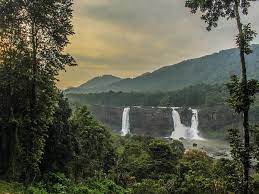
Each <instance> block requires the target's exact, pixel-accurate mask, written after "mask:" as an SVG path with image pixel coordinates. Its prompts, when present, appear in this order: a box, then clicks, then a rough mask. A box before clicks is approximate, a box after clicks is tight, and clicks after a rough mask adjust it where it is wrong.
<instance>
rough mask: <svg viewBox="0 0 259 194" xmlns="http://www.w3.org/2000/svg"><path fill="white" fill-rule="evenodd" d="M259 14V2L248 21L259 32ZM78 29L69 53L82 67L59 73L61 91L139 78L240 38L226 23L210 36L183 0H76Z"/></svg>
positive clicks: (69, 68) (230, 45) (222, 22)
mask: <svg viewBox="0 0 259 194" xmlns="http://www.w3.org/2000/svg"><path fill="white" fill-rule="evenodd" d="M258 8H259V2H256V3H254V5H253V7H252V8H250V12H249V16H247V17H245V18H243V21H244V22H247V23H248V22H250V23H252V27H253V29H255V30H256V31H257V32H259V19H258V18H259V11H258V10H259V9H258ZM256 19H257V20H256ZM73 25H74V30H75V35H74V36H73V37H70V41H71V44H70V45H69V46H68V47H67V48H66V50H65V52H68V53H70V54H71V55H72V56H73V57H74V58H75V59H76V62H77V64H78V65H77V66H75V67H67V68H66V72H65V71H62V72H60V75H59V77H58V79H59V80H60V81H59V82H58V83H57V85H58V87H60V88H62V89H64V88H68V87H72V86H78V85H80V84H82V83H84V82H86V81H87V80H89V79H91V78H93V77H96V76H100V75H107V74H108V75H114V76H119V77H122V78H126V77H136V76H139V75H141V74H143V73H146V72H152V71H154V70H156V69H158V68H160V67H163V66H166V65H170V64H175V63H177V62H180V61H182V60H186V59H190V58H197V57H200V56H204V55H207V54H211V53H214V52H218V51H220V50H223V49H228V48H232V47H234V46H235V44H234V37H235V34H236V33H237V31H236V28H235V21H234V20H233V21H231V20H229V21H226V20H221V21H220V22H219V25H218V27H217V28H216V29H214V30H213V31H211V32H207V31H206V29H205V28H206V25H205V24H204V22H203V21H201V20H200V15H199V14H197V15H193V14H191V13H190V10H189V9H187V8H185V7H184V0H74V18H73ZM254 43H259V38H256V39H255V41H254Z"/></svg>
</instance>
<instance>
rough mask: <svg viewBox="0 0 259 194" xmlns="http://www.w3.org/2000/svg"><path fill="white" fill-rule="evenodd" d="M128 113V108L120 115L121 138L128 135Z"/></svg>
mask: <svg viewBox="0 0 259 194" xmlns="http://www.w3.org/2000/svg"><path fill="white" fill-rule="evenodd" d="M129 112H130V107H126V108H124V110H123V114H122V127H121V136H126V135H127V134H129V133H130V123H129Z"/></svg>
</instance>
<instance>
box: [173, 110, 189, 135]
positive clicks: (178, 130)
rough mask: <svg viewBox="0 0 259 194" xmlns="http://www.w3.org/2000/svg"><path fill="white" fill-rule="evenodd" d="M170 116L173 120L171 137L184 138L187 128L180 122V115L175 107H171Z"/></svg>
mask: <svg viewBox="0 0 259 194" xmlns="http://www.w3.org/2000/svg"><path fill="white" fill-rule="evenodd" d="M172 117H173V121H174V131H173V133H172V135H171V138H172V139H179V138H181V137H183V138H185V137H186V132H187V130H188V128H187V127H186V126H184V125H183V124H182V122H181V117H180V115H179V113H178V112H177V111H176V108H173V111H172Z"/></svg>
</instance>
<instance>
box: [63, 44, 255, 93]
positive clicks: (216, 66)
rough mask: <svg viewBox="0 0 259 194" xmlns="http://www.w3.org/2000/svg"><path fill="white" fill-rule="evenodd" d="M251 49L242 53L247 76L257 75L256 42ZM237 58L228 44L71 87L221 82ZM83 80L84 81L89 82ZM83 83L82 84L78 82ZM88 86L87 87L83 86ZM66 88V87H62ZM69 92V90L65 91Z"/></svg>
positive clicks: (135, 88)
mask: <svg viewBox="0 0 259 194" xmlns="http://www.w3.org/2000/svg"><path fill="white" fill-rule="evenodd" d="M252 49H253V50H254V52H253V53H252V54H250V55H248V56H246V60H247V73H248V78H254V79H259V45H252ZM239 64H240V60H239V53H238V49H236V48H230V49H226V50H221V51H219V52H216V53H213V54H209V55H205V56H202V57H199V58H194V59H188V60H184V61H182V62H179V63H176V64H173V65H168V66H164V67H162V68H159V69H157V70H155V71H153V72H151V73H149V72H147V73H144V74H142V75H140V76H137V77H135V78H126V79H121V78H120V79H117V80H113V81H112V82H110V83H109V84H107V83H106V84H104V85H102V84H98V87H95V88H94V89H91V90H90V89H85V90H82V87H81V88H80V87H78V88H79V90H77V89H78V88H75V89H74V92H75V91H76V92H75V93H100V92H108V91H116V92H118V91H122V92H156V91H174V90H178V89H182V88H185V87H188V86H191V85H196V84H200V83H206V84H216V83H224V82H225V81H227V80H228V79H229V76H230V75H232V74H237V75H239V71H240V67H239V66H240V65H239ZM89 82H91V80H90V81H88V82H86V83H85V85H89ZM82 85H84V84H82ZM86 88H89V87H86ZM66 92H67V91H66ZM67 93H72V92H67Z"/></svg>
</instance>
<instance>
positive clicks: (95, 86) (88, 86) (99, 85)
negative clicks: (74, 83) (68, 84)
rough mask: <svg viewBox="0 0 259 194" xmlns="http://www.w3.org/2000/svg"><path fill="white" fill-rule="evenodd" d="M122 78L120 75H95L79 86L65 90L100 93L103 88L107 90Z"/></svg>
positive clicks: (67, 91) (66, 91)
mask: <svg viewBox="0 0 259 194" xmlns="http://www.w3.org/2000/svg"><path fill="white" fill-rule="evenodd" d="M120 80H121V78H119V77H115V76H112V75H103V76H100V77H95V78H93V79H91V80H89V81H87V82H86V83H84V84H82V85H80V86H79V87H75V88H68V89H66V90H65V93H98V92H100V91H102V90H106V88H107V87H108V86H109V85H111V84H113V83H115V82H118V81H120Z"/></svg>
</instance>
